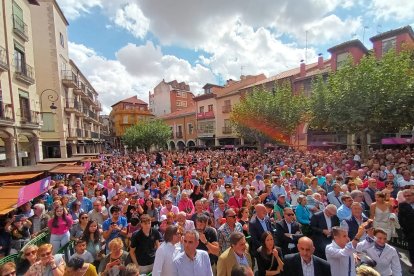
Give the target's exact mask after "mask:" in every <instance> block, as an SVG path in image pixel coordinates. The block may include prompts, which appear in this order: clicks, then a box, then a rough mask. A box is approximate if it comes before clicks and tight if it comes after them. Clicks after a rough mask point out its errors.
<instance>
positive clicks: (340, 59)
mask: <svg viewBox="0 0 414 276" xmlns="http://www.w3.org/2000/svg"><path fill="white" fill-rule="evenodd" d="M348 58H349V53H348V52H345V53H340V54H338V55H337V56H336V69H339V68H341V67H342V66H344V65H345V64H346V63H347V61H348Z"/></svg>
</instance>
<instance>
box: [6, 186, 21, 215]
mask: <svg viewBox="0 0 414 276" xmlns="http://www.w3.org/2000/svg"><path fill="white" fill-rule="evenodd" d="M22 187H23V186H17V185H16V186H3V187H1V188H0V214H2V215H3V214H7V213H8V212H10V211H11V210H13V209H15V208H16V207H17V200H18V198H19V191H20V189H21V188H22Z"/></svg>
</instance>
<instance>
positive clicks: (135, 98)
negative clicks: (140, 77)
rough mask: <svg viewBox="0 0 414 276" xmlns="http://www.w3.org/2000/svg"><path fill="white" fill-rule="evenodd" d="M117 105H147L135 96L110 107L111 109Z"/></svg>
mask: <svg viewBox="0 0 414 276" xmlns="http://www.w3.org/2000/svg"><path fill="white" fill-rule="evenodd" d="M119 103H131V104H145V105H148V104H147V103H146V102H144V101H143V100H140V99H138V97H137V96H136V95H135V96H132V97H130V98H127V99H124V100H121V101H119V102H117V103H116V104H113V105H111V107H114V106H115V105H117V104H119Z"/></svg>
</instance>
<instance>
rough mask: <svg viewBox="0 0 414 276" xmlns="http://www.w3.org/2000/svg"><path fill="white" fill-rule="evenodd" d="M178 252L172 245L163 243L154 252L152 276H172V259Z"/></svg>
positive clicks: (177, 248)
mask: <svg viewBox="0 0 414 276" xmlns="http://www.w3.org/2000/svg"><path fill="white" fill-rule="evenodd" d="M179 252H180V248H179V247H177V246H175V245H173V244H172V243H170V242H167V243H166V242H163V243H162V244H161V245H160V247H159V248H158V249H157V251H156V252H155V261H154V267H153V269H152V275H154V276H161V275H172V274H173V273H174V270H175V267H174V264H173V259H174V258H175V256H176V255H177V253H179Z"/></svg>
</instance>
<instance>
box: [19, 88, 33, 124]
mask: <svg viewBox="0 0 414 276" xmlns="http://www.w3.org/2000/svg"><path fill="white" fill-rule="evenodd" d="M19 103H20V117H21V120H22V121H25V122H30V121H31V116H30V102H29V93H27V92H26V91H22V90H20V89H19Z"/></svg>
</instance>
